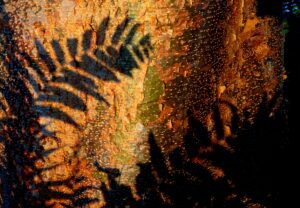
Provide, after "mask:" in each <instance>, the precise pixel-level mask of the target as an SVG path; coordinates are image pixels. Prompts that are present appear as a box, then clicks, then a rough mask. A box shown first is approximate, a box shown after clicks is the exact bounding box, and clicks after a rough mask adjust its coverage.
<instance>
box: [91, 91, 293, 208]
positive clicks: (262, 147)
mask: <svg viewBox="0 0 300 208" xmlns="http://www.w3.org/2000/svg"><path fill="white" fill-rule="evenodd" d="M278 96H279V95H278ZM277 99H278V97H277V96H275V97H274V99H273V100H272V101H271V102H267V101H266V102H263V103H262V104H261V106H260V110H259V112H258V114H257V117H256V119H255V122H254V125H250V124H249V126H246V127H245V128H244V129H240V130H238V131H236V132H235V133H236V134H235V135H237V136H236V137H235V138H227V140H228V143H229V146H230V148H228V147H226V148H225V147H224V146H222V145H219V144H216V143H214V142H213V141H212V140H211V136H210V133H209V132H208V131H207V129H206V127H205V126H203V124H202V123H201V122H200V121H198V120H197V119H196V118H195V117H194V116H193V115H192V113H191V112H188V114H187V116H188V121H189V122H188V123H189V127H188V129H187V132H186V134H185V137H184V146H183V147H178V148H176V149H175V150H173V151H172V152H171V153H170V154H168V155H165V153H164V152H163V150H162V149H161V147H160V145H159V144H158V143H157V141H156V138H155V135H154V133H152V132H150V134H149V138H148V143H149V148H150V161H149V162H147V163H143V164H138V165H139V167H140V174H139V175H138V176H137V179H136V190H137V195H138V196H139V197H140V199H136V198H134V197H133V194H132V192H131V191H130V188H129V187H126V186H124V185H121V184H119V183H118V181H117V177H118V176H119V175H120V171H119V170H117V169H106V168H102V167H100V166H99V164H95V165H96V167H97V168H98V170H99V171H101V172H103V173H106V174H107V176H108V180H109V184H108V185H105V184H103V185H102V186H101V190H102V192H103V195H104V199H105V201H106V202H107V204H106V206H105V207H126V206H128V207H212V208H214V207H230V208H233V207H237V208H238V207H281V206H282V205H283V204H281V203H282V201H281V200H282V199H281V198H280V195H279V193H280V192H279V191H280V189H279V187H278V186H277V185H276V184H277V183H276V181H278V180H280V175H277V174H276V173H275V172H276V169H277V168H278V164H276V159H275V160H274V158H279V157H280V155H281V154H284V151H286V149H285V148H284V146H285V145H286V144H287V140H286V139H287V132H285V131H284V129H286V128H284V127H286V125H287V124H286V123H285V121H286V120H285V116H286V115H285V112H284V111H283V110H282V109H277V110H278V111H277V113H276V115H275V116H271V117H270V113H274V108H275V107H276V102H277ZM216 113H218V111H216ZM217 118H220V116H216V119H217ZM233 122H238V118H237V119H236V120H233ZM216 123H219V124H221V123H222V121H221V120H220V121H219V122H216ZM233 125H237V124H233ZM219 129H220V130H219V131H224V129H223V130H222V127H219ZM219 131H217V132H219ZM218 138H221V136H218ZM271 176H274V178H273V177H271Z"/></svg>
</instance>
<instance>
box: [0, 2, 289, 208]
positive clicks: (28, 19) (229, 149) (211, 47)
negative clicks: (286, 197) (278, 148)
mask: <svg viewBox="0 0 300 208" xmlns="http://www.w3.org/2000/svg"><path fill="white" fill-rule="evenodd" d="M0 5H1V23H0V24H1V33H0V35H1V44H0V46H1V48H0V50H1V107H2V111H1V114H0V115H1V132H2V133H1V135H2V136H1V151H2V158H1V162H2V163H1V164H0V165H1V166H3V167H5V168H2V170H3V171H2V172H3V173H1V193H2V206H3V207H35V206H36V207H44V206H45V207H48V206H49V207H51V206H52V207H83V206H87V207H102V206H103V207H105V206H106V207H117V206H119V207H125V205H127V206H129V207H135V206H136V207H141V206H146V207H153V206H154V205H156V206H158V207H164V206H166V207H170V206H171V207H176V206H177V207H182V206H183V205H186V207H205V206H211V207H220V206H222V204H226V203H228V204H229V205H230V203H233V204H234V203H239V204H241V205H243V206H245V207H246V206H250V205H251V204H257V207H260V206H261V207H263V206H268V205H269V203H271V202H270V201H269V199H268V196H267V195H268V193H269V192H268V191H270V189H268V188H266V189H263V190H261V191H260V192H259V193H254V192H255V190H257V189H259V188H260V187H265V186H264V185H265V184H261V182H262V181H263V180H265V179H266V177H261V178H259V179H256V178H255V176H256V175H259V174H260V173H262V174H267V173H269V172H270V171H271V170H270V169H263V166H264V165H265V164H267V163H268V162H269V161H270V160H271V158H270V156H267V157H266V158H263V159H262V160H263V162H262V163H258V164H257V161H258V160H257V159H258V158H260V157H263V156H264V155H265V154H267V153H266V152H270V151H271V149H270V147H269V149H268V147H267V146H268V145H267V144H268V141H267V140H266V137H267V136H268V135H267V134H265V133H264V132H267V133H269V132H272V128H271V127H270V126H272V124H273V123H274V122H275V121H274V120H276V119H273V118H274V116H275V115H276V116H275V118H277V111H278V109H280V106H281V100H282V96H281V88H282V85H283V80H284V79H285V78H286V76H285V74H284V70H283V67H282V55H281V54H282V42H283V37H282V35H281V27H280V24H279V22H277V21H276V20H275V18H272V17H260V16H258V15H257V14H256V2H255V1H253V0H228V1H221V0H214V1H207V0H202V1H200V0H196V1H192V0H190V1H185V0H178V1H168V0H160V1H157V0H156V1H152V0H147V1H136V0H127V1H118V0H116V1H103V0H89V1H85V0H76V1H75V0H53V1H35V0H31V1H23V0H15V1H6V2H5V3H4V2H1V1H0ZM280 112H281V111H280ZM269 119H271V121H269ZM272 119H273V120H272ZM280 119H282V117H280ZM280 119H279V120H280ZM265 121H267V122H269V123H268V124H266V123H264V122H265ZM270 122H271V123H270ZM272 122H273V123H272ZM276 122H277V120H276ZM260 124H261V125H260ZM266 125H267V126H266ZM261 128H265V129H261ZM253 132H255V138H252V136H251V134H252V135H253V134H254V133H253ZM272 136H274V135H272ZM259 139H261V140H259ZM257 140H259V141H257ZM253 145H258V146H259V147H258V149H257V151H254V150H253V151H252V149H251V148H252V146H253ZM260 145H261V146H260ZM2 147H3V148H2ZM264 148H267V149H264ZM264 151H265V153H262V152H264ZM253 161H255V162H254V164H253ZM249 171H252V172H251V173H249ZM146 172H148V175H147V174H146ZM239 173H240V175H239ZM251 177H253V178H251ZM194 179H195V181H193V180H194ZM248 180H249V181H251V182H249V183H248ZM200 181H204V182H200ZM252 182H253V183H252ZM251 183H252V184H251ZM265 183H266V184H267V185H266V186H267V187H270V184H269V183H271V182H270V180H267V182H265ZM218 187H222V188H220V189H219V188H218ZM204 189H205V190H204ZM181 190H183V191H184V192H185V193H182V194H180V192H181ZM198 194H199V195H198ZM181 203H183V204H181ZM209 204H210V205H209Z"/></svg>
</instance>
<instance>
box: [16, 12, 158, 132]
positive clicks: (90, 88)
mask: <svg viewBox="0 0 300 208" xmlns="http://www.w3.org/2000/svg"><path fill="white" fill-rule="evenodd" d="M131 21H132V20H131V19H129V18H125V19H124V20H123V22H121V23H120V24H119V25H118V26H117V27H116V29H115V31H114V33H113V36H112V38H111V40H110V45H109V44H105V43H106V42H109V41H106V42H105V39H106V33H107V30H108V28H109V22H110V18H109V17H106V18H104V19H103V20H102V22H101V23H100V25H99V27H98V29H96V30H95V31H94V30H87V31H85V32H84V34H83V38H82V42H81V43H80V44H79V41H78V39H76V38H73V39H67V40H66V46H67V51H65V50H64V49H63V46H62V45H61V43H59V42H58V41H57V40H52V41H51V43H50V45H51V47H52V49H53V51H54V57H51V55H50V54H49V52H48V51H47V50H46V48H45V47H44V45H43V44H42V43H41V42H40V41H39V40H35V46H36V49H37V51H38V58H39V59H38V60H35V59H34V58H31V56H30V55H29V54H27V53H25V52H20V61H22V63H23V64H24V65H26V66H28V67H30V68H31V69H32V70H33V71H34V72H35V73H36V74H37V76H38V79H37V78H34V77H32V76H30V75H29V74H28V77H26V79H27V80H28V81H29V83H30V84H31V85H32V88H33V89H35V93H36V94H38V96H39V97H38V98H37V99H36V100H35V102H47V103H59V104H62V105H64V106H67V107H69V108H71V109H75V110H79V111H86V110H87V106H86V104H85V102H84V100H83V99H82V98H80V97H79V96H78V95H77V94H75V93H74V92H71V91H70V90H67V89H66V88H64V87H61V86H63V85H68V86H70V87H72V88H74V89H76V90H77V91H79V92H83V93H85V94H87V95H89V96H92V97H93V98H95V99H97V100H99V101H101V102H104V103H105V104H106V105H108V106H109V103H108V102H107V101H106V100H105V98H104V97H103V96H102V95H100V94H99V93H98V86H97V85H96V83H95V81H94V79H98V80H102V81H111V82H119V81H120V80H119V79H118V78H117V76H116V72H117V71H118V72H120V73H122V74H124V75H126V76H129V77H132V70H133V69H137V68H139V64H138V63H143V62H145V61H146V59H148V58H150V57H149V56H150V51H151V50H153V47H152V45H151V40H150V36H149V35H145V36H143V37H141V38H140V40H139V41H138V42H137V43H136V41H135V36H136V33H137V30H138V28H139V27H140V24H138V23H136V24H133V26H129V23H130V22H131ZM127 28H129V29H127ZM127 30H129V31H127ZM93 33H96V37H97V38H96V40H95V43H92V40H93V38H92V35H93ZM95 45H96V48H94V46H95ZM80 48H81V49H82V50H83V54H78V51H79V49H80ZM66 54H68V55H70V56H71V57H72V59H73V60H72V61H71V62H70V63H67V61H66V58H65V57H66ZM78 57H79V58H78ZM55 62H56V63H58V64H55ZM49 73H50V78H48V77H47V76H46V74H49ZM85 73H86V74H88V75H89V76H87V75H85ZM57 74H58V75H57ZM38 80H40V81H42V84H41V83H39V82H38ZM57 84H61V85H57ZM35 108H36V110H37V111H38V112H39V113H40V116H42V117H50V118H54V119H58V120H61V121H64V122H66V123H69V124H71V125H73V126H76V127H77V128H79V125H78V124H77V122H76V121H74V120H73V118H72V117H71V116H70V115H68V114H67V113H65V112H64V111H62V110H61V109H60V108H58V107H53V106H51V107H50V106H49V107H48V106H44V105H38V104H35Z"/></svg>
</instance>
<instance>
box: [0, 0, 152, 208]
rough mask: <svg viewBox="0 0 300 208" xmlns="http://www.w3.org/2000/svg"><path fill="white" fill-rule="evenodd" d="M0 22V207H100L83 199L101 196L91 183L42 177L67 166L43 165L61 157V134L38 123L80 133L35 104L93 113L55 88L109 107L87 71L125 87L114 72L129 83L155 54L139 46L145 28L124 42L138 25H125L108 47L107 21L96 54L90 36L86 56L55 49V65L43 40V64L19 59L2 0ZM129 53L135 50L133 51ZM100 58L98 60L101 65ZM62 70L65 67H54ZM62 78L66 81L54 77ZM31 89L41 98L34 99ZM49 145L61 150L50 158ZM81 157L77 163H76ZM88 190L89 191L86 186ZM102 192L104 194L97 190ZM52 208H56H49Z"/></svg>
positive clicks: (74, 46) (144, 43) (73, 49)
mask: <svg viewBox="0 0 300 208" xmlns="http://www.w3.org/2000/svg"><path fill="white" fill-rule="evenodd" d="M0 6H1V10H0V12H1V15H2V17H3V18H2V19H1V21H0V25H1V31H0V47H1V55H0V61H1V77H0V92H1V102H0V104H1V106H0V107H1V110H2V112H3V115H4V116H3V118H2V119H1V120H0V126H1V128H0V130H1V138H0V147H1V148H0V150H1V157H0V168H1V170H0V192H1V193H0V206H1V207H3V208H6V207H56V206H57V205H58V204H57V203H56V202H53V203H51V200H53V199H54V200H55V199H58V200H60V199H61V200H62V201H66V203H65V202H59V205H61V206H63V207H84V206H88V205H89V204H91V203H93V202H96V201H98V200H99V199H97V198H91V197H89V196H87V195H86V194H85V192H88V191H90V190H94V189H96V187H93V186H87V185H84V184H85V183H84V181H85V180H86V179H85V177H83V176H80V175H79V176H77V175H76V174H74V176H72V177H70V178H67V179H63V180H55V181H44V180H43V176H42V175H43V173H45V172H46V171H49V170H53V169H55V168H57V167H59V166H61V165H64V164H54V165H52V166H48V167H44V166H43V165H41V164H43V162H45V159H46V158H47V157H48V156H49V155H50V154H55V153H56V151H58V150H59V149H60V148H62V147H61V146H60V140H59V139H58V138H57V137H56V136H55V132H48V131H47V130H46V126H41V125H40V123H39V118H40V117H43V116H44V117H50V118H53V119H58V120H61V121H63V122H66V123H69V124H71V125H73V126H76V127H77V128H80V126H79V125H78V124H77V122H76V121H74V120H73V119H72V117H71V116H70V115H68V114H67V113H65V112H63V111H62V110H61V109H58V108H54V107H52V106H49V107H48V106H47V107H45V106H39V105H38V104H36V102H37V101H46V102H50V103H51V102H52V103H61V104H63V105H64V106H67V107H69V108H71V109H76V110H80V111H86V110H87V106H86V104H85V103H84V100H82V99H81V98H80V97H79V96H77V95H76V94H74V93H72V92H71V91H68V90H66V89H63V88H60V87H57V85H53V84H59V83H62V84H66V85H69V86H71V87H73V88H75V89H77V90H78V91H80V92H83V93H85V94H87V95H90V96H92V97H94V98H95V99H97V100H99V101H101V102H105V103H106V104H107V105H109V103H108V102H107V101H106V100H105V98H104V97H103V96H102V95H101V94H99V93H98V88H97V86H96V83H95V82H94V81H93V80H92V79H91V78H89V77H87V76H84V75H83V73H79V72H78V71H84V72H85V73H88V74H90V75H91V76H92V77H93V78H97V79H99V80H103V81H112V82H119V81H120V80H119V79H118V78H117V76H116V74H115V73H116V71H119V72H120V73H122V74H124V75H126V76H128V77H131V76H132V70H133V69H135V68H136V69H137V68H138V67H139V65H138V61H137V59H138V60H139V61H140V62H144V61H146V59H148V58H149V54H150V51H151V50H152V46H151V43H150V36H149V35H146V36H144V37H142V38H141V39H140V40H139V42H138V43H134V42H133V38H134V36H135V34H136V32H137V29H138V28H139V26H140V24H134V25H133V26H132V27H131V28H130V29H129V32H128V33H127V34H126V35H125V38H124V37H123V36H124V33H125V31H126V30H127V28H128V23H129V22H130V21H132V20H131V19H129V18H125V19H124V21H123V22H122V23H121V24H120V25H118V26H117V28H116V30H115V32H114V34H113V37H112V39H111V45H110V46H104V45H103V44H104V40H105V38H106V31H107V29H108V24H109V18H108V17H107V18H105V19H104V20H103V21H102V23H101V24H100V26H99V28H98V30H97V31H96V35H97V39H96V41H97V45H98V46H102V48H104V49H103V50H105V51H103V50H102V49H99V48H97V49H96V50H94V51H92V54H94V57H92V56H91V55H89V54H91V51H90V50H91V49H90V46H91V42H90V41H91V40H92V37H91V35H92V31H90V30H88V31H86V32H85V33H84V34H83V41H82V43H81V47H82V48H83V49H84V51H85V53H84V54H83V55H82V56H80V58H79V60H77V57H78V56H79V55H78V54H77V50H78V45H79V44H78V40H77V39H68V40H67V41H66V42H67V48H68V51H67V52H65V51H64V50H63V47H62V46H61V45H60V43H59V42H58V41H56V40H53V41H52V42H51V45H52V48H53V50H54V51H55V53H54V54H55V56H56V57H51V56H50V55H49V53H48V52H47V51H46V49H45V48H44V46H43V44H42V43H41V42H39V40H36V41H35V46H36V48H37V52H38V56H39V57H38V58H39V59H38V60H36V59H34V58H32V56H31V55H30V54H27V53H26V52H24V51H21V50H20V49H19V48H18V46H17V44H16V42H15V41H14V31H13V29H12V28H11V27H10V25H9V19H10V17H9V15H8V14H7V13H6V11H5V4H4V2H3V1H2V0H0ZM129 48H131V49H130V50H129ZM65 53H69V54H70V55H71V56H72V57H73V61H72V63H71V65H73V66H74V67H75V68H76V70H70V69H69V68H68V67H67V66H66V60H65ZM95 57H96V58H95ZM55 62H56V63H57V62H58V63H59V66H57V65H55ZM82 65H90V66H91V67H89V68H82V67H81V66H82ZM28 67H30V68H31V69H33V70H34V72H35V73H36V74H37V76H36V77H34V76H32V74H31V73H30V72H29V71H28ZM58 70H60V75H58V76H56V75H55V74H56V72H57V71H58ZM28 84H29V85H30V86H31V88H32V89H34V91H35V93H36V94H37V95H38V97H37V98H35V97H33V95H32V91H31V90H30V89H29V87H28ZM44 140H48V141H49V140H53V142H54V143H56V144H57V148H53V149H48V150H45V149H44V147H43V142H44ZM74 157H76V155H74ZM82 184H83V185H82ZM62 186H64V187H66V188H67V189H68V190H69V191H68V192H67V193H63V192H61V191H56V190H59V189H57V188H59V187H62ZM97 189H99V187H98V188H97ZM49 201H50V203H49Z"/></svg>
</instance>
